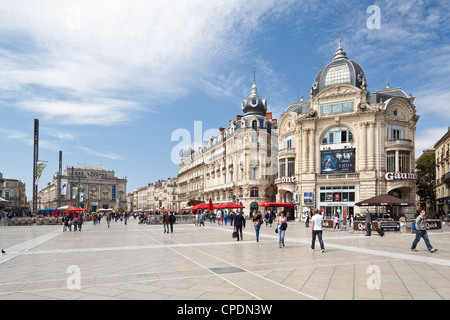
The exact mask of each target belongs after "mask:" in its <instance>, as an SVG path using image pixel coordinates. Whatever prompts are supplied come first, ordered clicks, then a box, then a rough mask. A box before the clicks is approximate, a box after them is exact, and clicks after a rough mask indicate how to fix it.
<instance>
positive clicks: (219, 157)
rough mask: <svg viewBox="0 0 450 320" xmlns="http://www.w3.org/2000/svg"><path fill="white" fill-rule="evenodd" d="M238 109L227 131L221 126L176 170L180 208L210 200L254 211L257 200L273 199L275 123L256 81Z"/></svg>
mask: <svg viewBox="0 0 450 320" xmlns="http://www.w3.org/2000/svg"><path fill="white" fill-rule="evenodd" d="M241 106H242V111H243V112H244V115H238V116H236V120H235V121H229V126H228V128H220V129H219V133H218V134H217V135H216V136H214V137H211V138H209V139H208V141H207V144H206V145H205V146H202V147H199V148H198V149H197V150H192V149H189V150H186V151H185V152H184V153H183V155H182V158H181V162H180V165H179V171H178V172H179V174H178V185H179V200H180V203H181V206H182V207H186V206H189V204H192V202H193V200H197V201H204V202H208V201H209V199H211V200H212V201H213V202H214V203H227V202H234V203H237V204H240V205H243V206H245V208H246V211H247V210H250V211H253V210H259V209H260V207H259V204H260V203H261V202H269V201H274V200H275V194H276V188H275V186H274V179H275V177H276V170H277V153H278V146H277V143H278V136H277V121H276V119H272V113H271V112H267V101H266V100H265V99H261V98H260V97H259V95H258V90H257V87H256V81H255V79H254V81H253V86H252V89H251V93H250V95H249V98H248V99H246V100H243V101H242V104H241Z"/></svg>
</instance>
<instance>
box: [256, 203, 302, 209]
mask: <svg viewBox="0 0 450 320" xmlns="http://www.w3.org/2000/svg"><path fill="white" fill-rule="evenodd" d="M259 206H260V207H272V208H278V207H291V208H292V207H295V206H296V204H295V203H290V202H261V203H260V204H259Z"/></svg>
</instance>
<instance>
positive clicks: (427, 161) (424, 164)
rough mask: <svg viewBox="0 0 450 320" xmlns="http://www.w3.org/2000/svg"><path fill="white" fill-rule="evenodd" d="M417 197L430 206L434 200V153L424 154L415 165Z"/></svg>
mask: <svg viewBox="0 0 450 320" xmlns="http://www.w3.org/2000/svg"><path fill="white" fill-rule="evenodd" d="M416 172H417V174H418V178H417V185H416V186H417V195H418V196H419V197H420V200H421V201H424V202H429V203H430V204H432V202H433V201H434V200H436V192H435V187H436V156H435V154H434V153H428V154H424V155H423V156H422V157H420V159H419V160H418V161H417V163H416Z"/></svg>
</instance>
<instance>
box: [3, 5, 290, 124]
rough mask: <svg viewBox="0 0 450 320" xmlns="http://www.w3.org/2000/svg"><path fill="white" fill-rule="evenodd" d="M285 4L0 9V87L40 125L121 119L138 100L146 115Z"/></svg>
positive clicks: (236, 49)
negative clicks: (0, 38) (0, 68)
mask: <svg viewBox="0 0 450 320" xmlns="http://www.w3.org/2000/svg"><path fill="white" fill-rule="evenodd" d="M291 2H292V0H284V1H273V0H271V1H256V0H254V1H243V0H227V1H203V0H189V1H187V0H186V1H185V0H178V1H176V0H172V1H167V0H159V1H156V0H152V1H111V0H108V1H106V0H103V1H101V0H97V1H87V0H86V1H77V2H75V3H74V2H73V1H61V0H58V1H56V0H54V1H50V0H49V1H40V2H39V3H37V2H35V1H25V0H23V1H14V2H2V3H1V4H0V9H1V10H0V30H3V38H4V39H6V40H5V41H4V43H3V44H0V53H1V54H0V64H1V65H2V66H4V70H3V72H2V75H1V76H0V85H2V87H3V88H4V89H5V91H6V92H5V94H6V95H7V96H8V97H9V98H13V99H17V100H19V101H20V103H18V104H16V107H19V108H22V109H25V110H26V111H33V112H35V113H36V114H37V116H42V117H43V118H46V119H53V120H55V121H60V122H62V123H67V122H68V119H69V118H70V119H71V120H72V123H75V124H92V125H104V124H109V125H114V124H118V123H122V122H127V121H130V120H132V119H133V118H130V115H135V114H136V113H139V112H142V111H144V108H143V107H138V105H142V103H143V101H145V108H146V109H147V110H151V109H152V108H153V107H151V106H152V105H153V104H155V103H160V102H165V101H167V100H168V99H170V100H173V99H177V98H178V97H180V96H182V95H183V94H185V93H186V90H188V88H189V87H199V86H200V85H201V84H202V83H204V81H205V80H206V81H208V80H207V78H208V75H209V74H210V73H211V70H213V69H215V70H217V69H220V68H223V67H224V65H225V64H226V63H227V62H230V61H236V60H238V59H239V58H240V57H242V56H243V55H245V54H246V50H243V48H244V46H245V44H246V42H248V41H251V40H252V36H253V34H254V33H257V30H258V29H260V28H262V27H263V26H264V24H263V23H262V21H263V19H266V18H268V17H270V16H279V15H280V14H281V13H282V12H283V10H286V8H287V5H288V4H290V3H291ZM17 43H20V45H17ZM201 89H203V88H201ZM220 91H221V90H220V89H218V90H217V92H220ZM18 92H20V93H19V94H17V93H18ZM100 115H103V119H102V118H101V117H100Z"/></svg>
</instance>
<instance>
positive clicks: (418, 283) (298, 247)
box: [0, 219, 450, 300]
mask: <svg viewBox="0 0 450 320" xmlns="http://www.w3.org/2000/svg"><path fill="white" fill-rule="evenodd" d="M249 224H250V226H247V228H246V229H244V241H239V242H238V241H236V240H235V239H232V237H231V234H232V227H230V226H229V225H228V226H223V225H217V224H214V223H209V222H206V226H205V227H203V226H202V227H197V226H194V225H187V224H181V225H174V232H173V233H169V234H168V233H164V232H163V226H162V225H140V224H138V223H137V221H136V220H133V219H131V220H130V221H129V222H128V225H124V223H123V222H112V223H111V227H110V228H109V229H108V228H107V225H106V223H105V222H102V223H101V224H99V225H93V224H92V222H86V223H85V224H84V225H83V231H82V232H73V231H72V232H62V226H49V225H46V226H44V225H41V226H12V227H10V226H8V227H3V226H1V227H0V247H1V248H2V249H4V250H5V251H6V254H3V255H1V256H0V299H3V300H5V299H26V300H28V299H69V300H74V299H75V300H76V299H81V300H82V299H151V300H166V299H171V300H174V299H183V300H259V299H262V300H269V299H271V300H278V299H283V300H284V299H287V300H293V299H302V300H303V299H315V300H316V299H317V300H322V299H325V300H335V299H340V300H342V299H345V300H352V299H355V300H356V299H376V300H383V299H384V300H391V299H400V300H409V299H433V300H442V299H449V298H450V249H449V248H448V245H449V243H450V228H449V227H448V226H447V225H445V226H444V229H443V231H442V232H429V236H430V240H431V243H432V245H433V246H434V247H435V248H437V249H438V251H437V252H435V253H429V252H428V251H427V250H426V247H425V244H424V243H423V240H421V242H420V243H419V245H418V247H417V249H418V250H419V252H417V253H413V252H411V251H410V247H411V243H412V241H413V239H414V235H412V234H411V233H406V232H403V233H386V235H385V236H384V237H380V236H378V234H377V233H372V236H371V237H366V236H365V235H364V234H363V233H359V232H355V233H350V232H348V231H332V230H326V231H324V236H323V238H324V243H325V252H324V253H321V252H320V249H318V248H319V246H318V243H316V250H314V251H310V249H309V247H310V229H307V228H306V227H305V225H304V224H303V223H290V224H289V227H288V229H287V231H286V240H285V243H286V247H284V248H281V249H280V248H278V235H277V234H275V233H274V230H275V228H274V227H266V226H263V227H262V228H261V235H260V241H259V242H256V240H255V239H256V238H255V231H254V228H253V226H251V223H249Z"/></svg>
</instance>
